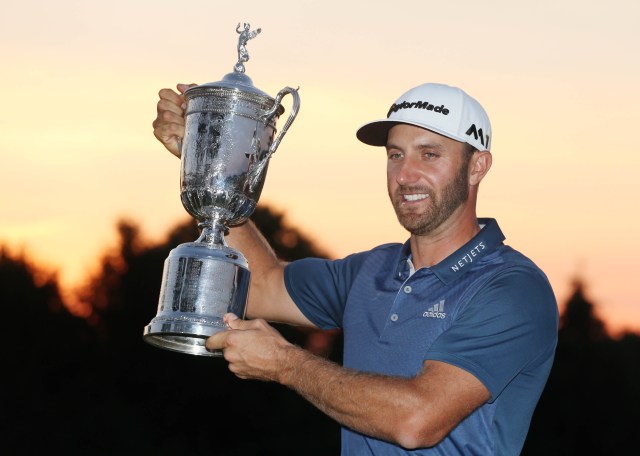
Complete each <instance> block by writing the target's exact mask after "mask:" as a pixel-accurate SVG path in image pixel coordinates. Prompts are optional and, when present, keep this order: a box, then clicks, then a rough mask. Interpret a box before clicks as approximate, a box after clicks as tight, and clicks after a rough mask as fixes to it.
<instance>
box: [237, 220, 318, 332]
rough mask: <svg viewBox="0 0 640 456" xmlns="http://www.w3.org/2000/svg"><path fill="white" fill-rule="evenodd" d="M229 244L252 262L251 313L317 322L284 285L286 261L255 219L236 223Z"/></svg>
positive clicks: (303, 323)
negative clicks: (306, 312) (275, 250)
mask: <svg viewBox="0 0 640 456" xmlns="http://www.w3.org/2000/svg"><path fill="white" fill-rule="evenodd" d="M225 241H226V242H227V244H228V245H229V246H230V247H232V248H234V249H236V250H239V251H240V252H242V254H243V255H244V256H245V258H246V259H247V263H248V264H249V271H250V272H251V283H250V289H249V302H248V305H247V316H248V317H249V318H263V319H265V320H268V321H277V322H283V323H288V324H292V325H299V326H313V325H312V324H311V322H310V321H309V320H308V319H307V318H306V317H304V315H303V314H302V313H301V312H300V310H299V309H298V307H297V306H296V305H295V304H294V302H293V301H292V300H291V298H290V296H289V294H288V292H287V290H286V287H285V285H284V267H285V264H286V263H284V262H282V261H280V260H279V259H278V257H277V256H276V254H275V252H274V251H273V249H272V248H271V246H270V245H269V243H268V242H267V240H266V239H265V237H264V236H263V235H262V234H261V233H260V231H259V230H258V228H256V226H255V225H254V224H253V222H251V221H248V222H247V223H244V224H242V225H240V226H236V227H233V228H231V229H230V230H229V234H228V235H227V236H225Z"/></svg>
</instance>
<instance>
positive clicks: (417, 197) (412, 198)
mask: <svg viewBox="0 0 640 456" xmlns="http://www.w3.org/2000/svg"><path fill="white" fill-rule="evenodd" d="M428 197H429V195H428V194H426V193H418V194H415V195H404V199H405V201H418V200H421V199H426V198H428Z"/></svg>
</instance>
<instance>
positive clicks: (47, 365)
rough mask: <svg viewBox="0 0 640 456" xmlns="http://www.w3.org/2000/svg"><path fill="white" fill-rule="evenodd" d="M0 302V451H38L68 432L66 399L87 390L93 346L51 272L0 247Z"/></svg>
mask: <svg viewBox="0 0 640 456" xmlns="http://www.w3.org/2000/svg"><path fill="white" fill-rule="evenodd" d="M0 304H1V305H2V316H3V318H2V320H1V321H2V343H1V344H0V356H1V358H0V359H2V371H3V373H2V375H0V379H1V382H0V404H1V405H0V430H1V431H0V432H2V436H3V437H4V438H2V446H1V447H0V448H2V452H3V453H4V454H40V453H41V452H44V451H46V450H47V449H48V448H50V445H52V444H53V442H52V439H54V440H55V439H59V438H61V439H63V440H64V439H66V438H70V435H69V432H68V429H65V426H66V425H67V424H68V423H69V422H71V417H70V416H69V414H73V413H74V407H73V404H79V403H81V402H82V401H83V400H84V401H86V397H87V396H84V397H83V398H80V396H82V395H83V394H85V393H89V392H90V391H91V388H90V386H89V385H91V381H90V380H88V379H89V378H93V375H94V373H95V371H94V367H95V365H94V364H93V363H92V359H94V357H93V355H94V354H95V353H96V348H97V347H96V345H95V344H94V343H93V340H94V339H93V335H92V332H91V331H90V330H89V328H88V327H87V325H86V324H85V322H84V321H83V320H81V319H80V318H77V317H74V316H72V315H71V314H70V313H69V312H67V311H66V309H65V308H64V306H63V305H62V300H61V297H60V293H59V290H58V284H57V278H56V276H55V274H51V273H48V272H46V271H43V270H41V269H39V268H37V267H36V266H34V265H33V264H32V263H31V261H29V260H28V259H27V258H25V257H24V255H12V254H10V253H9V251H8V249H7V248H5V247H0ZM72 398H73V399H72ZM76 399H77V400H76ZM34 431H35V432H34ZM36 436H37V437H36ZM53 446H55V445H53ZM64 446H66V445H64Z"/></svg>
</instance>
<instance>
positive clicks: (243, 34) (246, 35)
mask: <svg viewBox="0 0 640 456" xmlns="http://www.w3.org/2000/svg"><path fill="white" fill-rule="evenodd" d="M261 31H262V29H260V28H257V29H255V30H251V27H250V25H249V24H248V23H246V22H245V23H244V26H243V29H242V31H241V30H240V22H238V26H237V27H236V32H237V33H238V34H239V35H240V36H238V62H237V63H236V64H235V65H234V67H233V71H235V72H236V73H244V62H247V61H248V60H249V52H248V51H247V41H249V40H251V39H253V38H255V37H256V36H257V35H258V33H260V32H261Z"/></svg>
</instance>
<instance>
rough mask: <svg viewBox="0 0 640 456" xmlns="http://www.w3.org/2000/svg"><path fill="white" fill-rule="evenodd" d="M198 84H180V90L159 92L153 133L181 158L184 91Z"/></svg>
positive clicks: (184, 103) (184, 104) (184, 105)
mask: <svg viewBox="0 0 640 456" xmlns="http://www.w3.org/2000/svg"><path fill="white" fill-rule="evenodd" d="M195 85H196V84H178V85H177V89H178V92H174V91H173V90H171V89H162V90H160V92H159V93H158V95H159V96H160V100H159V101H158V116H157V117H156V119H155V120H154V121H153V134H154V136H155V137H156V138H157V139H158V141H160V142H161V143H162V144H163V145H164V147H166V148H167V150H168V151H169V152H171V153H172V154H173V155H175V156H176V157H178V158H180V142H181V141H182V138H183V137H184V125H185V120H184V110H185V108H186V107H187V105H186V102H185V99H184V96H183V94H184V92H185V91H186V90H187V89H188V88H189V87H193V86H195Z"/></svg>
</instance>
